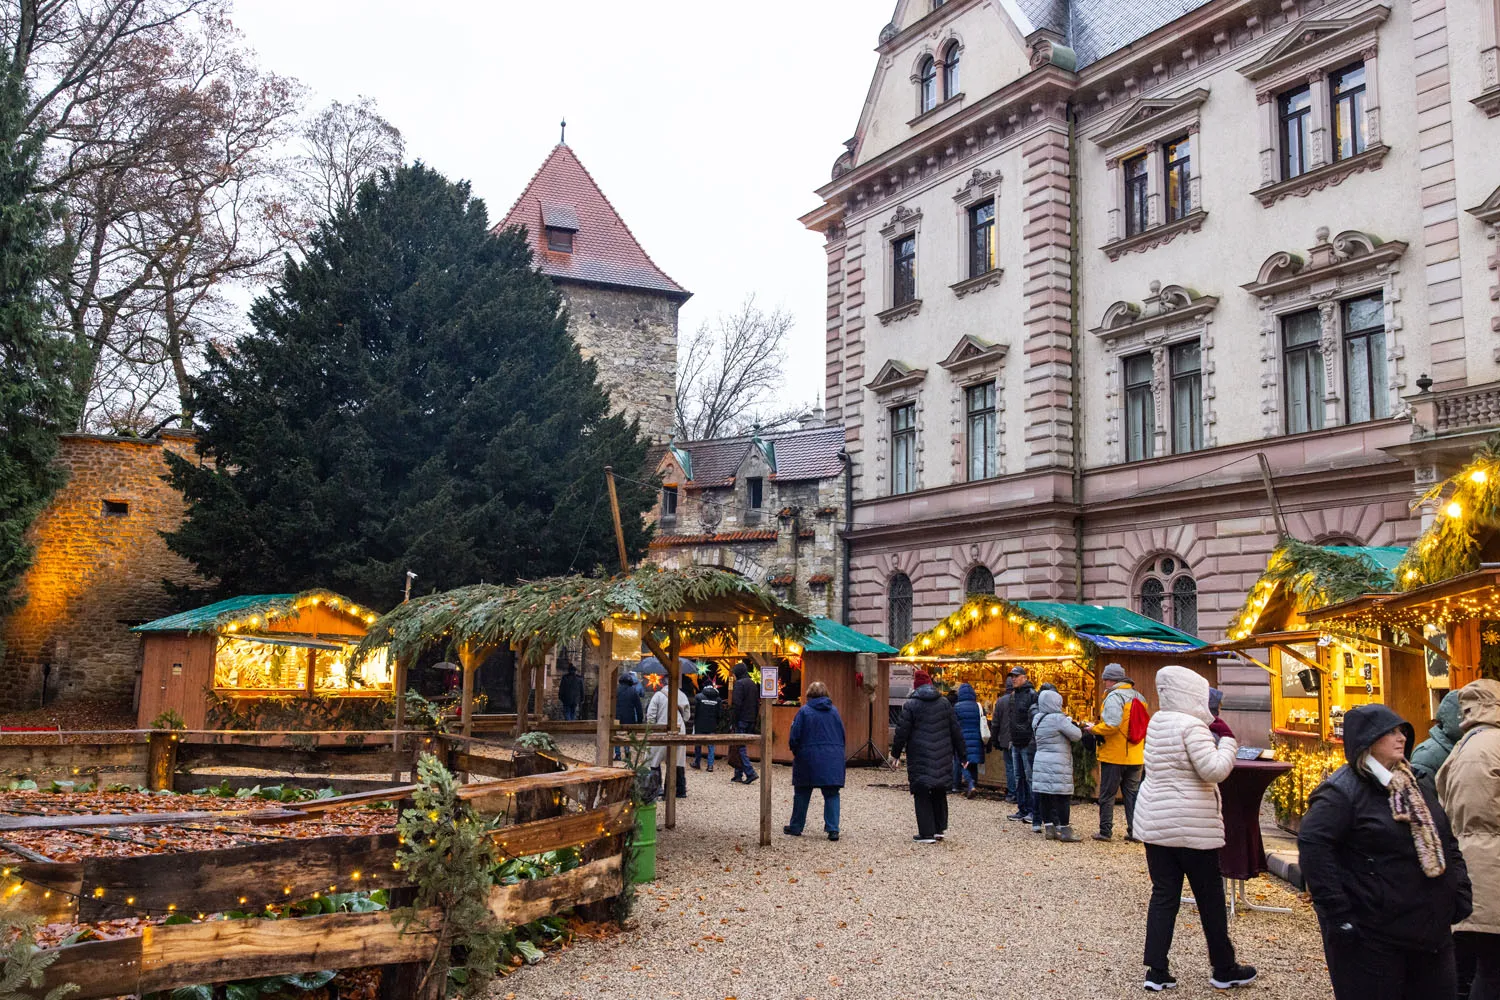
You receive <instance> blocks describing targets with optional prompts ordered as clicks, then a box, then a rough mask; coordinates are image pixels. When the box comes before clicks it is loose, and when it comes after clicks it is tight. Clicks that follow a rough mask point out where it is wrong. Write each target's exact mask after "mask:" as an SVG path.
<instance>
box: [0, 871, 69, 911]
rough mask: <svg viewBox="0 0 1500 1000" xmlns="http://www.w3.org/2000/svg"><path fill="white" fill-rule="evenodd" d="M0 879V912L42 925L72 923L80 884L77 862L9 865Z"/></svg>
mask: <svg viewBox="0 0 1500 1000" xmlns="http://www.w3.org/2000/svg"><path fill="white" fill-rule="evenodd" d="M3 870H4V871H8V872H9V873H10V874H9V875H8V876H5V877H4V878H3V879H0V913H4V914H6V915H7V916H14V917H17V918H20V919H26V918H38V919H40V920H41V921H42V922H43V923H54V922H57V921H63V920H72V919H73V918H74V916H75V915H76V913H77V911H78V905H77V899H76V897H77V895H78V890H79V886H80V885H81V884H82V872H83V865H82V863H80V862H66V863H62V862H45V863H43V862H31V861H28V862H19V863H17V862H12V863H10V864H8V865H6V866H5V867H4V869H3Z"/></svg>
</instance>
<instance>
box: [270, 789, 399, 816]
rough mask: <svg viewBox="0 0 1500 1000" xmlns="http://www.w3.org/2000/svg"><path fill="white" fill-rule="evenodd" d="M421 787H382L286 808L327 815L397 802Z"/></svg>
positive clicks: (314, 800)
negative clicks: (371, 804) (359, 806)
mask: <svg viewBox="0 0 1500 1000" xmlns="http://www.w3.org/2000/svg"><path fill="white" fill-rule="evenodd" d="M421 787H422V786H421V785H382V787H380V788H372V789H370V790H369V791H364V792H350V793H349V794H348V795H335V796H334V797H333V798H331V799H309V800H307V801H306V802H288V803H287V805H286V808H288V809H293V810H296V811H297V812H304V813H325V812H330V811H332V810H334V809H342V808H344V807H345V806H358V805H368V804H369V803H371V802H396V801H399V800H400V799H404V798H406V797H407V796H409V795H411V794H412V793H413V792H415V791H416V790H417V789H418V788H421Z"/></svg>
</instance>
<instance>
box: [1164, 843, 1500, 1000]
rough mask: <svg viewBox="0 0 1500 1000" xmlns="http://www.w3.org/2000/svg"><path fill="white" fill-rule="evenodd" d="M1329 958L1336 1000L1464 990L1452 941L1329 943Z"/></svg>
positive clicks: (1410, 997)
mask: <svg viewBox="0 0 1500 1000" xmlns="http://www.w3.org/2000/svg"><path fill="white" fill-rule="evenodd" d="M1147 850H1150V848H1149V847H1148V848H1147ZM1323 955H1324V957H1325V958H1327V959H1328V978H1329V979H1331V980H1333V995H1334V997H1335V998H1336V1000H1448V997H1451V996H1453V995H1454V991H1455V990H1457V988H1458V983H1457V976H1456V974H1455V972H1454V967H1453V942H1452V940H1449V941H1448V942H1447V944H1445V945H1444V946H1443V948H1442V950H1440V951H1437V952H1431V951H1409V950H1406V949H1404V948H1393V947H1391V946H1390V945H1387V944H1377V943H1375V942H1373V941H1361V940H1355V941H1342V940H1338V939H1336V938H1331V937H1325V938H1324V939H1323ZM1475 985H1478V983H1477V981H1476V984H1475ZM1474 996H1479V994H1477V993H1476V994H1474Z"/></svg>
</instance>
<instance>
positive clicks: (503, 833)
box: [491, 802, 635, 858]
mask: <svg viewBox="0 0 1500 1000" xmlns="http://www.w3.org/2000/svg"><path fill="white" fill-rule="evenodd" d="M634 822H635V813H634V812H633V811H632V809H631V805H630V803H629V802H615V803H612V804H610V805H607V806H605V807H604V808H602V809H590V810H589V811H588V812H579V813H567V814H565V815H563V816H556V817H553V818H551V819H539V820H535V821H534V822H531V823H518V824H516V825H515V826H503V827H501V828H500V829H498V830H496V831H495V832H494V833H493V834H491V837H492V838H493V839H494V841H495V845H496V846H497V847H499V848H500V850H501V851H502V852H504V853H505V854H506V855H508V856H510V857H513V858H524V857H526V856H527V855H531V854H543V853H545V852H547V851H559V850H562V849H563V848H564V847H579V846H581V845H583V844H588V843H592V842H593V841H595V840H598V839H599V838H601V837H610V836H613V835H615V834H617V833H624V832H625V831H626V830H628V829H630V827H631V825H632V824H633V823H634Z"/></svg>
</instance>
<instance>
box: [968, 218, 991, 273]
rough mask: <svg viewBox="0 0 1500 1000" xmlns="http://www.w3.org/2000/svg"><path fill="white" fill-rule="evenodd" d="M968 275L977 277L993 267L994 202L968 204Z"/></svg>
mask: <svg viewBox="0 0 1500 1000" xmlns="http://www.w3.org/2000/svg"><path fill="white" fill-rule="evenodd" d="M968 216H969V240H968V243H969V277H971V278H977V277H979V276H980V275H981V274H988V273H989V272H991V271H993V270H994V269H995V202H994V201H993V200H991V201H982V202H980V203H979V204H978V205H970V206H969V211H968Z"/></svg>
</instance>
